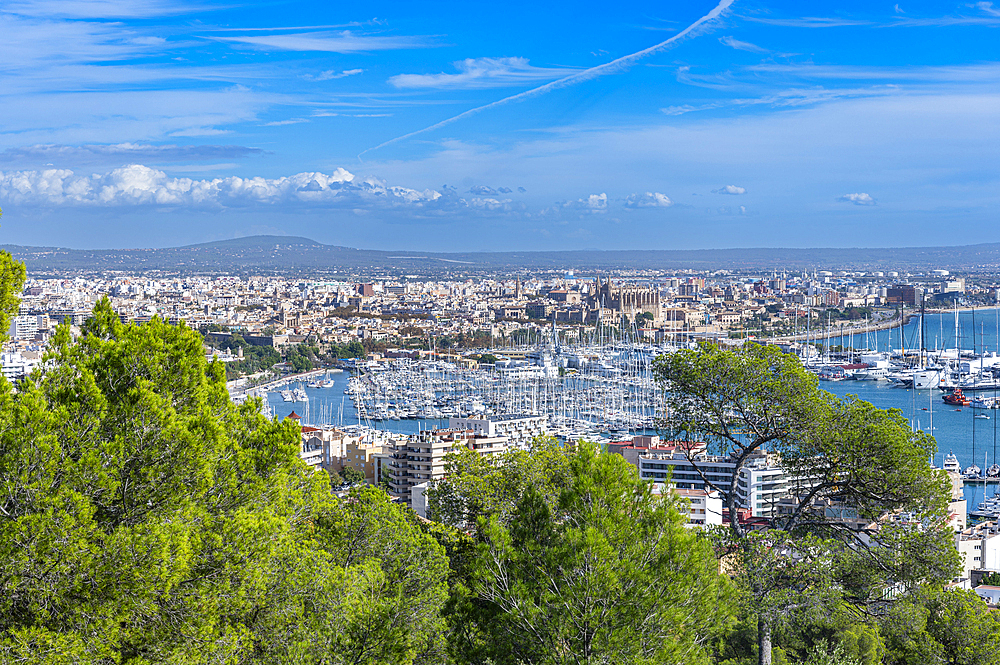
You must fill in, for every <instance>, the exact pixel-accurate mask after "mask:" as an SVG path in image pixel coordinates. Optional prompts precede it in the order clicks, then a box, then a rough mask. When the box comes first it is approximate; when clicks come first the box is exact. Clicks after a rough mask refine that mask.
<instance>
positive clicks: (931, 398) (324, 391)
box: [268, 308, 1000, 509]
mask: <svg viewBox="0 0 1000 665" xmlns="http://www.w3.org/2000/svg"><path fill="white" fill-rule="evenodd" d="M973 322H974V323H975V325H974V327H973ZM998 328H1000V310H997V309H995V308H994V309H983V310H976V311H975V312H973V311H962V312H960V313H959V315H958V329H959V330H958V341H959V346H960V347H961V348H962V349H963V350H968V351H972V350H973V344H974V345H975V350H976V351H978V352H979V353H983V352H984V350H985V351H986V352H987V353H991V352H995V351H996V349H997V342H998V335H997V331H998ZM919 329H920V319H919V316H914V317H913V318H912V319H911V320H910V322H909V323H908V324H907V325H906V326H904V328H903V331H902V340H903V341H902V346H903V347H904V348H906V349H910V350H913V349H916V348H917V347H918V345H919V332H918V331H919ZM923 329H924V335H925V336H926V339H927V344H926V346H927V348H929V349H934V348H955V346H956V344H955V339H956V336H955V314H954V313H951V312H946V313H935V314H928V315H927V320H926V322H925V323H924V326H923ZM973 330H975V333H976V334H975V339H973V335H972V331H973ZM820 339H822V340H823V341H825V339H824V338H822V337H821V338H820ZM841 342H843V344H844V345H845V346H846V345H850V344H851V343H852V342H853V347H854V348H857V349H863V348H866V347H867V348H871V349H874V348H876V346H877V348H878V349H879V350H880V351H889V350H898V349H899V348H900V346H901V344H900V331H899V329H898V328H896V329H894V330H883V331H879V332H878V333H869V334H867V335H865V334H861V335H854V337H853V339H851V338H850V337H849V336H846V335H845V337H844V339H843V340H841V339H840V338H837V337H831V338H830V343H831V344H832V345H834V346H836V345H839V344H841ZM328 378H329V379H330V380H331V381H332V385H331V386H330V387H326V388H310V387H308V385H307V382H305V381H303V382H294V381H293V382H292V383H290V384H289V386H288V387H290V388H295V387H302V388H304V389H305V392H306V394H307V395H308V396H309V400H308V401H306V402H285V401H284V400H283V399H282V397H281V394H280V393H279V392H271V393H268V404H269V405H270V407H271V412H272V413H273V414H274V416H275V417H279V418H284V417H286V416H287V415H289V414H290V413H291V412H292V411H293V410H294V411H295V412H296V413H297V414H298V415H299V416H301V417H302V422H303V423H304V424H312V425H334V426H341V427H343V426H351V425H362V426H368V427H374V428H376V429H380V430H388V431H391V432H399V433H404V434H409V433H415V432H417V431H419V430H426V429H437V428H444V427H447V426H448V421H447V419H433V420H429V419H401V420H382V421H373V420H366V419H364V418H359V416H358V411H357V409H356V408H355V405H354V403H353V402H352V400H351V398H350V396H349V395H348V394H347V393H346V389H347V387H348V381H349V379H350V374H349V373H348V372H341V373H334V374H330V375H328ZM820 385H821V387H822V388H823V389H825V390H828V391H830V392H832V393H833V394H835V395H838V396H844V395H848V394H850V395H856V396H857V397H859V398H861V399H863V400H866V401H868V402H871V403H872V404H874V405H875V406H877V407H879V408H883V409H898V410H899V411H900V412H901V413H902V414H903V416H904V417H905V418H906V419H907V420H908V421H909V422H910V423H911V424H912V426H913V427H914V428H916V429H922V430H924V431H928V432H929V433H931V434H932V435H933V436H934V437H935V439H936V440H937V447H938V452H937V454H936V456H935V459H934V464H935V466H938V467H940V466H941V465H942V464H943V462H944V456H945V455H947V454H948V453H949V452H951V453H954V454H955V455H956V457H957V458H958V460H959V463H960V464H961V467H962V468H963V469H964V468H966V467H968V466H971V465H973V464H976V465H978V466H980V468H983V469H985V468H987V467H989V466H990V464H993V463H994V461H997V462H1000V458H998V455H1000V422H998V420H1000V410H991V411H981V410H977V409H973V408H971V407H952V406H948V405H947V404H944V402H943V401H942V399H941V398H942V396H943V393H942V392H941V391H939V390H912V389H907V388H894V387H890V385H889V384H888V383H887V382H885V381H878V382H876V381H851V380H845V381H823V382H821V384H820ZM975 414H985V415H987V416H989V419H982V418H975V417H974V415H975ZM997 489H998V485H997V484H996V483H992V482H991V483H989V484H985V485H984V484H982V483H979V484H972V483H969V484H967V485H966V487H965V494H966V499H967V500H968V502H969V507H970V509H974V508H975V506H976V505H977V504H978V503H979V502H981V501H983V500H984V498H985V497H987V496H992V495H993V494H994V493H996V492H997ZM984 495H985V496H984Z"/></svg>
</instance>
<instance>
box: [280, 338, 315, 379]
mask: <svg viewBox="0 0 1000 665" xmlns="http://www.w3.org/2000/svg"><path fill="white" fill-rule="evenodd" d="M317 356H318V349H315V347H310V346H307V345H305V344H297V345H295V346H290V347H288V348H287V349H285V362H286V363H288V365H289V366H290V367H291V368H292V371H294V372H308V371H309V370H311V369H312V368H313V367H314V364H315V362H316V360H317V359H318V358H317Z"/></svg>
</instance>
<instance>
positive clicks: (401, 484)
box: [386, 429, 507, 506]
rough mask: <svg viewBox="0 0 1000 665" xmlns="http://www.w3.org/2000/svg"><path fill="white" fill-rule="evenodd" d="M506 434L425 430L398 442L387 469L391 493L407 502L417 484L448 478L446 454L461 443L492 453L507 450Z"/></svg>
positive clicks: (481, 452)
mask: <svg viewBox="0 0 1000 665" xmlns="http://www.w3.org/2000/svg"><path fill="white" fill-rule="evenodd" d="M506 445H507V440H506V439H505V438H503V437H485V436H476V434H475V432H474V431H472V430H470V429H441V430H425V431H423V432H420V433H418V434H414V435H411V436H410V437H408V438H407V439H405V440H400V441H398V442H397V443H395V444H394V446H393V449H392V450H391V451H390V453H391V460H390V461H389V466H388V469H387V474H386V475H387V479H386V480H387V483H388V489H389V494H390V495H391V496H392V497H394V498H396V499H398V500H399V501H402V502H403V503H405V504H406V505H408V506H409V505H410V503H411V490H412V488H413V486H414V485H419V484H421V483H424V482H427V481H431V480H438V479H440V478H444V469H445V460H444V458H445V456H446V455H447V454H448V453H450V452H452V451H454V450H457V449H458V448H460V447H465V448H469V449H471V450H475V451H477V452H479V453H480V454H483V455H491V454H495V453H497V452H499V451H500V450H503V449H504V447H505V446H506Z"/></svg>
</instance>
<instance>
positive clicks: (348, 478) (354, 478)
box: [343, 466, 365, 485]
mask: <svg viewBox="0 0 1000 665" xmlns="http://www.w3.org/2000/svg"><path fill="white" fill-rule="evenodd" d="M343 476H344V482H346V483H350V484H351V485H353V484H355V483H363V482H365V474H364V472H362V471H360V470H358V469H355V468H354V467H353V466H349V467H347V468H346V469H344V473H343Z"/></svg>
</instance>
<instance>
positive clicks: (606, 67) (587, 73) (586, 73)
mask: <svg viewBox="0 0 1000 665" xmlns="http://www.w3.org/2000/svg"><path fill="white" fill-rule="evenodd" d="M735 1H736V0H721V2H719V4H718V5H716V6H715V9H713V10H712V11H710V12H708V13H707V14H705V15H704V16H702V17H701V18H700V19H698V20H697V21H695V22H694V23H692V24H691V25H689V26H688V27H686V28H684V29H683V30H681V31H680V32H678V33H677V34H676V35H674V36H673V37H671V38H670V39H667V40H665V41H662V42H660V43H659V44H655V45H653V46H650V47H649V48H645V49H643V50H641V51H636V52H635V53H632V54H630V55H624V56H622V57H620V58H617V59H616V60H612V61H611V62H606V63H604V64H603V65H597V66H596V67H591V68H590V69H585V70H583V71H582V72H576V73H575V74H570V75H569V76H565V77H563V78H561V79H557V80H555V81H551V82H549V83H546V84H544V85H540V86H538V87H537V88H532V89H531V90H525V91H524V92H519V93H517V94H516V95H511V96H510V97H504V98H503V99H498V100H497V101H495V102H490V103H489V104H484V105H483V106H477V107H476V108H474V109H469V110H468V111H463V112H462V113H459V114H458V115H456V116H452V117H451V118H447V119H445V120H442V121H441V122H438V123H436V124H433V125H431V126H430V127H424V128H423V129H418V130H417V131H415V132H410V133H409V134H403V135H402V136H397V137H396V138H394V139H389V140H388V141H386V142H385V143H380V144H378V145H377V146H375V147H374V148H368V149H367V150H364V151H362V152H361V153H360V154H359V155H358V159H361V156H362V155H364V154H365V153H366V152H371V151H372V150H378V149H379V148H384V147H385V146H387V145H391V144H393V143H398V142H399V141H405V140H406V139H408V138H412V137H414V136H417V135H419V134H423V133H425V132H430V131H434V130H435V129H440V128H441V127H444V126H446V125H450V124H451V123H453V122H456V121H458V120H461V119H462V118H467V117H468V116H470V115H475V114H476V113H479V112H481V111H485V110H487V109H491V108H494V107H496V106H502V105H504V104H509V103H511V102H520V101H524V100H525V99H530V98H532V97H537V96H538V95H544V94H545V93H547V92H551V91H553V90H559V89H560V88H566V87H568V86H571V85H575V84H577V83H582V82H583V81H589V80H591V79H595V78H597V77H598V76H603V75H604V74H612V73H614V72H618V71H621V70H623V69H625V68H627V67H628V66H629V65H631V64H632V63H634V62H635V61H636V60H641V59H642V58H645V57H646V56H649V55H653V54H654V53H657V52H658V51H662V50H664V49H666V48H668V47H670V46H672V45H673V44H674V43H676V42H677V41H679V40H681V39H683V38H684V37H686V36H688V35H689V34H691V33H692V32H693V31H694V30H697V29H698V28H699V27H701V26H702V25H704V24H705V23H707V22H709V21H711V20H713V19H715V18H717V17H718V16H719V15H720V14H722V12H724V11H725V10H727V9H728V8H729V6H730V5H731V4H733V3H734V2H735Z"/></svg>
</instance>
